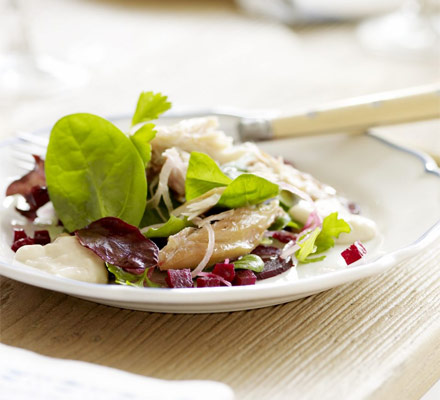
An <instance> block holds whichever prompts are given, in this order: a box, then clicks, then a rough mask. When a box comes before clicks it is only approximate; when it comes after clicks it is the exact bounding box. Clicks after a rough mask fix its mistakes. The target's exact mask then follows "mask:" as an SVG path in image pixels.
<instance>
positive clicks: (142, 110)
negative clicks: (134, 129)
mask: <svg viewBox="0 0 440 400" xmlns="http://www.w3.org/2000/svg"><path fill="white" fill-rule="evenodd" d="M170 108H171V103H170V102H169V101H168V97H167V96H163V95H162V94H161V93H153V92H142V93H141V94H140V96H139V100H138V103H137V106H136V111H135V112H134V115H133V119H132V120H131V126H134V125H136V124H139V123H140V122H146V121H151V120H153V119H157V118H159V115H160V114H162V113H164V112H165V111H167V110H169V109H170Z"/></svg>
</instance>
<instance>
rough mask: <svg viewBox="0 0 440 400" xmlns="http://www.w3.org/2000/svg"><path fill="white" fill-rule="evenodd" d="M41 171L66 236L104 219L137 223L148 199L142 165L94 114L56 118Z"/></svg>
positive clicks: (127, 141) (125, 141)
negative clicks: (112, 218)
mask: <svg viewBox="0 0 440 400" xmlns="http://www.w3.org/2000/svg"><path fill="white" fill-rule="evenodd" d="M45 172H46V180H47V186H48V190H49V196H50V199H51V200H52V202H53V205H54V207H55V210H56V212H57V215H58V217H59V218H60V220H61V221H62V223H63V225H64V227H65V228H66V229H67V230H68V231H69V232H72V231H74V230H77V229H80V228H83V227H84V226H86V225H88V224H89V223H91V222H93V221H96V220H97V219H100V218H103V217H108V216H113V217H118V218H120V219H122V220H124V221H125V222H127V223H129V224H131V225H135V226H137V225H138V224H139V222H140V220H141V218H142V215H143V212H144V209H145V204H146V198H147V181H146V178H145V166H144V163H143V162H142V159H141V157H140V156H139V154H138V152H137V150H136V148H135V146H133V143H132V142H131V140H130V139H129V138H128V137H127V136H125V135H124V134H123V133H122V132H121V131H120V130H119V129H118V128H117V127H116V126H115V125H113V124H112V123H111V122H109V121H107V120H105V119H103V118H100V117H98V116H96V115H92V114H73V115H68V116H66V117H64V118H62V119H60V120H59V121H58V122H57V123H56V124H55V126H54V127H53V129H52V132H51V135H50V140H49V146H48V148H47V154H46V165H45Z"/></svg>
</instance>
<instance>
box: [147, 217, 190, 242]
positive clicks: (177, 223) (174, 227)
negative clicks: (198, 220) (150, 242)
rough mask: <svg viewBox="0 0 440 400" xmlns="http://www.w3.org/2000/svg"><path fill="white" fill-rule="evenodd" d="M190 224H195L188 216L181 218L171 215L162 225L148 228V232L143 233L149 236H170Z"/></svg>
mask: <svg viewBox="0 0 440 400" xmlns="http://www.w3.org/2000/svg"><path fill="white" fill-rule="evenodd" d="M188 226H193V224H192V223H191V222H189V221H188V219H187V218H183V219H181V218H177V217H175V216H174V215H171V217H170V219H169V220H168V221H167V222H165V223H164V224H163V225H162V226H161V227H159V228H150V229H148V230H147V232H143V233H144V235H145V236H146V237H147V238H156V237H168V236H171V235H175V234H176V233H178V232H180V231H181V230H182V229H184V228H186V227H188Z"/></svg>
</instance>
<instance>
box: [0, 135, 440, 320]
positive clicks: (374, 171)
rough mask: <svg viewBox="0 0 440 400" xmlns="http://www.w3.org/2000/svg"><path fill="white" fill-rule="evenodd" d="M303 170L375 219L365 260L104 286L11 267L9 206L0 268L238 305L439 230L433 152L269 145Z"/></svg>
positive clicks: (85, 290) (399, 250)
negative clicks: (183, 282)
mask: <svg viewBox="0 0 440 400" xmlns="http://www.w3.org/2000/svg"><path fill="white" fill-rule="evenodd" d="M16 144H17V142H16V141H14V140H10V141H9V142H8V143H5V144H4V145H3V146H2V147H0V160H2V169H1V172H0V177H1V182H2V186H1V187H0V190H1V193H2V198H3V197H4V195H3V193H4V191H5V188H6V185H7V184H8V183H9V182H10V181H11V180H12V179H13V178H14V177H17V176H19V175H21V174H22V172H23V171H22V170H19V169H18V168H17V166H16V162H15V161H16V160H15V159H14V156H13V154H12V152H11V148H12V147H14V146H15V145H16ZM262 147H263V148H264V149H266V151H268V152H270V153H272V154H278V155H282V156H283V157H285V158H286V159H288V160H291V161H293V162H294V163H295V164H296V165H297V166H298V167H299V168H300V169H302V170H304V171H308V172H310V173H312V174H313V175H315V176H316V177H318V178H319V179H321V180H322V181H324V182H326V183H329V184H331V185H333V186H334V187H335V188H337V189H338V191H340V192H341V193H344V194H345V195H346V196H347V197H348V198H349V199H351V200H353V201H355V202H357V203H358V204H359V205H360V206H361V209H362V211H363V214H364V215H367V216H368V217H370V218H372V219H373V220H375V221H376V222H377V224H378V226H379V230H380V232H381V237H380V238H379V239H378V240H375V241H373V242H372V243H368V242H367V243H366V245H367V248H368V250H369V252H368V257H367V258H366V260H365V261H363V263H361V264H354V265H352V266H349V267H346V266H343V263H342V260H341V259H340V256H339V251H340V249H336V250H335V252H334V253H333V256H332V257H329V258H328V260H327V261H326V262H323V263H316V264H309V265H303V266H299V267H297V268H296V269H292V270H290V271H288V272H287V273H285V274H283V275H280V276H279V277H275V278H271V279H268V280H265V281H261V282H258V283H257V285H255V286H244V287H232V288H227V287H219V288H200V289H153V288H145V289H139V288H134V287H125V286H117V285H98V284H89V283H83V282H79V281H74V280H69V279H65V278H60V277H56V276H53V275H50V274H47V273H45V272H41V271H39V270H36V269H34V268H31V267H27V266H24V265H23V266H13V265H12V263H11V261H12V258H13V253H12V251H11V250H10V248H9V246H10V244H11V241H12V229H11V227H10V223H11V220H12V219H14V218H15V219H17V214H16V213H14V212H11V211H5V210H3V211H2V213H1V226H0V274H2V275H4V276H7V277H9V278H12V279H15V280H17V281H20V282H24V283H27V284H30V285H34V286H38V287H42V288H46V289H51V290H55V291H58V292H62V293H66V294H70V295H72V296H76V297H80V298H84V299H87V300H90V301H95V302H98V303H103V304H108V305H112V306H116V307H123V308H129V309H134V310H144V311H158V312H176V313H203V312H223V311H236V310H244V309H251V308H258V307H265V306H270V305H275V304H280V303H285V302H288V301H292V300H295V299H299V298H302V297H305V296H309V295H311V294H314V293H318V292H322V291H324V290H327V289H330V288H333V287H335V286H338V285H341V284H344V283H347V282H354V281H356V280H358V279H361V278H365V277H368V276H372V275H375V274H378V273H381V272H383V271H385V270H386V269H388V268H390V267H392V266H393V265H395V264H396V263H398V262H399V261H401V260H403V259H404V258H406V257H408V256H411V255H414V254H416V253H417V252H419V251H421V250H422V249H423V248H426V247H427V246H429V244H430V243H431V242H432V241H433V240H434V239H435V238H436V237H438V236H439V235H440V173H439V170H438V169H436V167H435V163H434V162H433V161H432V160H431V159H430V158H429V157H427V156H424V155H422V154H420V153H416V152H413V151H409V150H406V149H403V148H401V147H398V146H395V145H393V144H390V143H388V142H385V141H383V140H381V139H378V138H376V137H374V136H371V135H363V136H356V137H352V136H346V135H332V136H325V137H314V138H301V139H294V140H283V141H274V142H270V143H265V144H263V145H262Z"/></svg>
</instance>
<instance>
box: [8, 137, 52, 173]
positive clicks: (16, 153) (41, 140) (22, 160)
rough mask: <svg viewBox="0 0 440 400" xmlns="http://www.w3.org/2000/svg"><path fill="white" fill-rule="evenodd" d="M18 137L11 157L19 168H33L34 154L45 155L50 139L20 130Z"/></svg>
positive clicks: (12, 148)
mask: <svg viewBox="0 0 440 400" xmlns="http://www.w3.org/2000/svg"><path fill="white" fill-rule="evenodd" d="M17 138H18V139H19V141H17V142H15V143H14V144H13V145H12V147H11V153H10V154H11V157H12V158H13V160H14V163H15V165H16V166H17V167H18V168H21V169H24V170H31V169H33V168H34V164H35V162H34V159H33V158H32V154H36V155H39V156H43V155H44V154H45V152H46V148H47V145H48V143H49V139H48V138H47V137H44V136H40V135H35V134H32V133H28V132H18V133H17Z"/></svg>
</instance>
